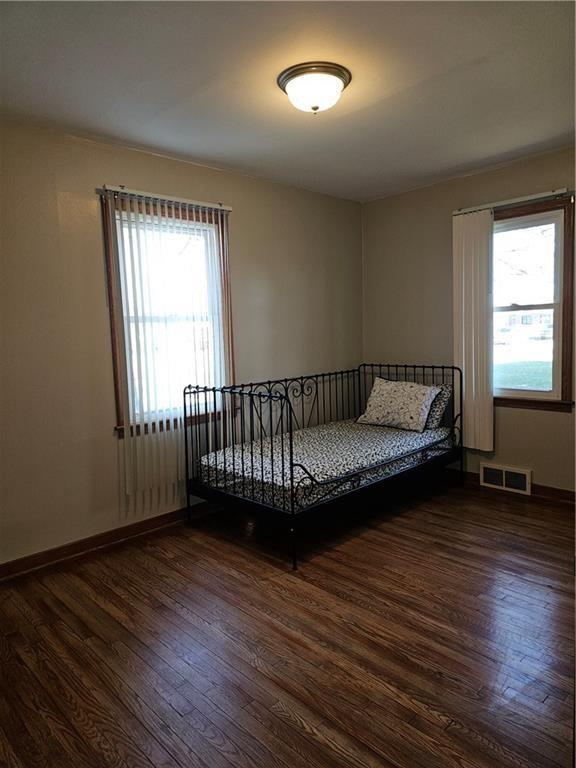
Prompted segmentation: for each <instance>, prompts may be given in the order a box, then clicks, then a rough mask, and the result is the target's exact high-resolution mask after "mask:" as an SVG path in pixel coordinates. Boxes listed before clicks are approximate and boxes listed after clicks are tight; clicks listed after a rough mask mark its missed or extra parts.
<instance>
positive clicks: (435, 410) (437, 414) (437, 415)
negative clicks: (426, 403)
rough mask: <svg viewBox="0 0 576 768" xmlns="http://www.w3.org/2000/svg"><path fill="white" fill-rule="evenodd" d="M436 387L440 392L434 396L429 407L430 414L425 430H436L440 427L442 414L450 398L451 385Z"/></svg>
mask: <svg viewBox="0 0 576 768" xmlns="http://www.w3.org/2000/svg"><path fill="white" fill-rule="evenodd" d="M438 386H439V388H440V392H439V393H438V394H437V395H436V397H435V398H434V402H433V403H432V405H431V406H430V412H429V413H428V419H427V420H426V429H438V427H439V426H441V424H442V419H443V418H444V413H445V411H446V408H447V407H448V403H449V402H450V400H451V398H452V390H453V387H452V384H439V385H438Z"/></svg>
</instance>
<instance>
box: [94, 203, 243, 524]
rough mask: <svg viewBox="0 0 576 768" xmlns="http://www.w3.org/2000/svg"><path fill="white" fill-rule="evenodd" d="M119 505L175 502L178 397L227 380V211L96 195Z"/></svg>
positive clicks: (179, 468) (179, 482)
mask: <svg viewBox="0 0 576 768" xmlns="http://www.w3.org/2000/svg"><path fill="white" fill-rule="evenodd" d="M101 200H102V207H103V215H104V229H105V236H106V253H107V275H108V294H109V304H110V318H111V330H112V345H113V353H114V361H113V362H114V378H115V389H116V417H117V429H118V431H119V434H120V436H121V437H123V440H122V441H121V450H120V453H121V462H122V472H121V477H122V481H123V495H124V498H125V500H126V502H127V504H128V506H129V507H130V508H132V509H133V510H134V511H140V512H141V513H144V512H149V513H153V512H159V511H161V510H162V509H166V508H169V507H172V508H174V506H175V505H178V504H179V503H180V502H181V500H182V493H183V478H184V472H183V456H182V445H183V436H182V427H183V413H182V391H183V389H184V387H185V386H186V385H187V384H200V385H203V386H211V387H219V386H223V385H224V384H226V383H230V382H231V381H232V379H233V354H232V349H233V340H232V318H231V300H230V285H229V266H228V210H226V209H223V208H221V207H220V206H207V205H204V204H194V203H186V202H181V201H171V200H166V199H162V198H157V197H153V196H147V195H142V194H134V193H129V192H119V191H116V190H106V189H105V190H102V192H101Z"/></svg>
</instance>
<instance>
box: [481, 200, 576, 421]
mask: <svg viewBox="0 0 576 768" xmlns="http://www.w3.org/2000/svg"><path fill="white" fill-rule="evenodd" d="M560 210H562V211H564V243H563V251H564V253H563V270H562V318H561V323H562V360H561V363H560V368H561V372H560V393H561V394H560V399H559V400H550V399H544V398H537V397H534V398H527V397H499V396H495V397H494V405H495V406H498V407H501V408H528V409H531V410H539V411H561V412H564V413H566V412H571V411H572V408H573V407H574V402H573V400H572V377H573V370H574V369H573V365H574V361H573V356H572V352H573V343H574V340H573V322H572V319H573V317H574V198H573V196H570V197H564V198H560V199H556V200H542V201H536V202H533V203H527V204H520V205H515V206H509V207H506V208H499V209H496V210H495V211H494V221H503V220H505V219H515V218H519V217H520V216H530V215H532V214H535V213H545V212H547V211H560Z"/></svg>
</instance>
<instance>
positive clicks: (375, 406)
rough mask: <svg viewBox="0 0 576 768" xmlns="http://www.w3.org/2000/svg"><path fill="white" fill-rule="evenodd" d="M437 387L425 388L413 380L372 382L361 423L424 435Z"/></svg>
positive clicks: (437, 392) (438, 391)
mask: <svg viewBox="0 0 576 768" xmlns="http://www.w3.org/2000/svg"><path fill="white" fill-rule="evenodd" d="M440 391H441V390H440V387H427V386H425V385H424V384H417V383H416V382H412V381H388V380H387V379H379V378H377V379H375V381H374V385H373V387H372V392H371V393H370V397H369V398H368V403H367V404H366V411H365V413H363V414H362V416H360V418H359V419H358V422H359V423H360V424H376V425H379V426H382V427H395V428H396V429H409V430H411V431H412V432H423V431H424V428H425V427H426V420H427V418H428V414H429V412H430V408H431V406H432V403H433V402H434V399H435V398H436V396H437V395H438V394H439V393H440Z"/></svg>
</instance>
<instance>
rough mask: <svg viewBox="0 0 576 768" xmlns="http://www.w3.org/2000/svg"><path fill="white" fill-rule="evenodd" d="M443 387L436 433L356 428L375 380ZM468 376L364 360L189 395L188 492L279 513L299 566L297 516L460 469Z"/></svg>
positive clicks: (441, 368) (190, 388) (450, 369)
mask: <svg viewBox="0 0 576 768" xmlns="http://www.w3.org/2000/svg"><path fill="white" fill-rule="evenodd" d="M381 379H384V380H385V381H386V382H390V381H393V382H399V381H403V382H416V383H418V384H425V385H427V386H433V387H439V388H443V389H445V403H447V406H446V408H445V410H444V412H443V413H441V414H440V417H439V419H438V421H440V420H441V423H438V424H434V425H433V428H424V429H423V431H411V430H408V429H398V428H393V427H389V426H377V425H373V424H367V423H359V422H358V421H357V420H358V418H359V417H361V415H362V414H363V413H364V411H365V410H366V405H367V403H368V400H369V396H370V393H371V391H372V387H373V384H374V382H376V381H378V380H381ZM461 412H462V373H461V371H460V369H458V368H455V367H453V366H443V365H407V364H395V363H394V364H391V363H382V364H380V363H363V364H362V365H360V366H359V367H358V368H354V369H352V370H345V371H336V372H332V373H321V374H314V375H311V376H299V377H295V378H292V379H281V380H277V381H266V382H258V383H251V384H241V385H234V386H228V387H221V388H209V387H200V386H194V385H190V386H188V387H186V389H185V390H184V418H185V423H186V430H185V435H186V437H185V460H186V493H187V504H188V510H189V511H190V508H191V507H190V504H191V497H192V496H193V495H194V496H199V497H200V498H205V499H213V498H217V499H220V500H222V499H229V500H233V499H239V500H244V501H249V502H252V503H253V504H256V505H258V506H259V507H263V508H266V509H269V510H273V511H275V512H277V513H278V514H280V515H283V516H284V518H285V519H286V521H287V523H288V528H289V532H290V540H291V549H292V565H293V568H296V567H297V547H296V544H297V539H296V533H297V520H298V518H299V516H300V515H301V514H302V513H304V512H307V511H309V510H312V509H315V508H317V507H318V506H320V505H321V504H325V503H327V502H329V501H331V500H333V499H336V498H338V497H340V496H343V495H344V494H348V493H351V492H353V491H356V490H358V489H360V488H364V487H366V486H368V485H373V484H375V483H381V482H384V481H385V480H387V479H388V478H390V477H392V476H395V475H398V474H400V473H406V472H411V471H413V470H415V469H416V468H418V467H421V466H422V465H424V464H427V465H431V464H437V465H442V466H444V465H446V464H450V463H453V462H458V463H459V467H460V470H462V429H461V421H462V419H461Z"/></svg>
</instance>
